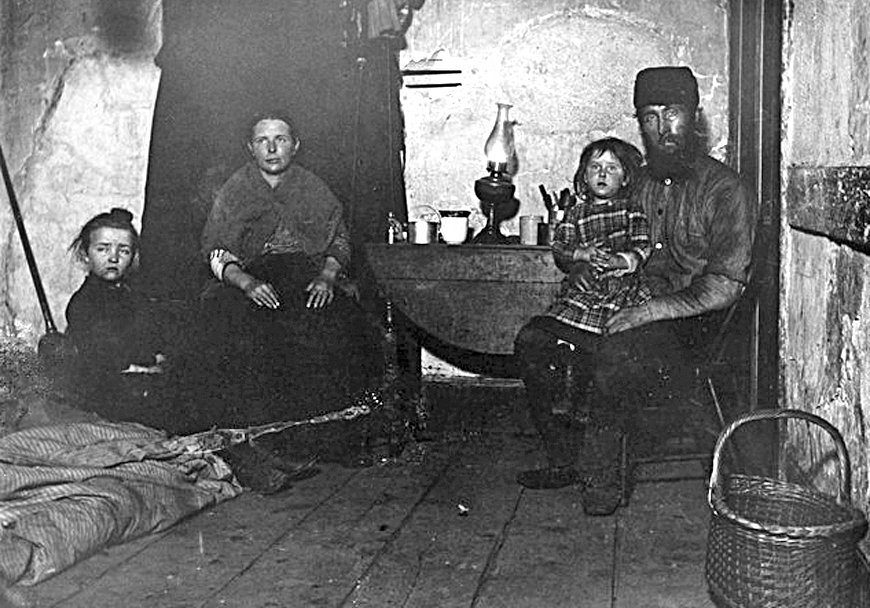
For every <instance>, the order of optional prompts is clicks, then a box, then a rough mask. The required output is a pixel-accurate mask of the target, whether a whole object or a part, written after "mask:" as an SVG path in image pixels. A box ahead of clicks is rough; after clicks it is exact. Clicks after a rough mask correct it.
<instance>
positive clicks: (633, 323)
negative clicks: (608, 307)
mask: <svg viewBox="0 0 870 608" xmlns="http://www.w3.org/2000/svg"><path fill="white" fill-rule="evenodd" d="M652 321H653V318H652V315H651V314H650V311H649V307H647V306H627V307H626V308H623V309H622V310H619V311H617V312H616V314H615V315H613V316H612V317H610V319H608V320H607V323H605V325H604V326H605V328H606V329H607V333H608V334H618V333H619V332H621V331H625V330H627V329H634V328H635V327H640V326H641V325H646V324H647V323H650V322H652Z"/></svg>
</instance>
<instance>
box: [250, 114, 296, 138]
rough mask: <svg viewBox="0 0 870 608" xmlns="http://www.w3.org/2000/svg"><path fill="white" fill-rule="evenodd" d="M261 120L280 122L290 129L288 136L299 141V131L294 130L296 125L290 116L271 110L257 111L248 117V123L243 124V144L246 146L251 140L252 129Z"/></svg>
mask: <svg viewBox="0 0 870 608" xmlns="http://www.w3.org/2000/svg"><path fill="white" fill-rule="evenodd" d="M261 120H280V121H282V122H284V123H285V124H286V125H287V126H288V127H290V135H292V136H293V139H295V140H296V141H299V131H298V130H297V129H296V125H294V124H293V119H292V118H291V117H290V115H289V114H288V113H287V112H285V111H284V110H280V109H272V110H258V111H256V112H254V113H253V114H251V115H250V116H249V117H248V121H247V122H246V123H245V133H244V142H245V143H246V144H247V143H249V142H250V141H251V138H252V137H253V135H254V127H256V126H257V123H259V122H260V121H261Z"/></svg>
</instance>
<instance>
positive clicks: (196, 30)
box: [139, 0, 405, 300]
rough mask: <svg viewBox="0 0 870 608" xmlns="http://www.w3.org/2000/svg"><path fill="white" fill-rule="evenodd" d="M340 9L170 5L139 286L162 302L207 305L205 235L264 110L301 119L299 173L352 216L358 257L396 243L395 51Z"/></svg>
mask: <svg viewBox="0 0 870 608" xmlns="http://www.w3.org/2000/svg"><path fill="white" fill-rule="evenodd" d="M340 4H341V3H332V2H310V1H306V0H258V1H257V2H249V1H247V0H164V2H163V24H164V26H163V34H164V35H163V39H164V43H163V47H162V48H161V50H160V52H159V54H158V56H157V59H156V62H157V64H158V66H159V67H160V68H161V81H160V85H159V89H158V94H157V102H156V107H155V112H154V122H153V126H152V135H151V147H150V151H149V166H148V176H147V183H146V192H145V212H144V216H143V227H142V249H141V258H142V272H141V273H140V281H139V282H140V284H141V287H142V289H144V290H145V291H146V292H147V293H149V294H150V295H153V296H157V297H162V298H173V299H188V300H190V299H193V298H195V296H196V294H197V293H198V292H199V290H200V288H201V286H202V282H203V280H204V279H205V278H206V277H207V273H208V268H207V267H206V265H205V264H204V262H203V261H202V259H201V258H200V257H199V255H198V243H199V237H200V233H201V231H202V228H203V225H204V223H205V218H206V215H207V213H208V210H209V209H210V207H211V203H212V200H213V196H214V193H215V192H216V190H217V188H219V187H220V185H221V184H222V183H223V181H224V180H225V179H226V178H228V177H229V175H230V174H231V173H232V171H233V170H235V168H237V167H238V166H240V165H241V164H242V163H243V162H244V161H245V159H246V154H247V153H246V150H245V148H244V139H245V135H246V134H245V133H244V126H245V124H246V122H247V119H248V118H249V117H250V116H251V115H252V114H253V113H255V112H256V111H257V110H259V109H266V108H269V109H271V108H280V109H283V110H285V111H287V112H289V113H290V114H291V115H293V116H294V120H295V122H296V126H297V128H298V129H299V132H300V138H301V140H302V147H301V150H300V153H299V155H298V157H297V160H298V162H299V164H301V165H302V166H304V167H306V168H308V169H310V170H311V171H313V172H314V173H316V174H317V175H318V176H319V177H321V178H322V179H323V180H324V181H325V182H326V183H327V184H328V185H329V187H330V189H331V190H332V191H333V192H334V193H335V194H336V196H338V198H339V199H340V200H341V201H342V203H343V204H344V205H345V208H346V213H345V217H346V218H348V223H349V224H350V230H351V238H352V242H353V244H354V246H355V249H357V250H358V251H361V249H362V244H363V243H364V242H367V241H380V240H382V236H383V235H382V232H383V228H384V218H385V217H386V214H387V212H388V211H391V210H392V211H394V212H396V213H397V214H398V215H399V216H400V217H401V216H402V215H404V213H405V192H404V181H403V178H402V169H401V164H400V158H401V154H402V149H403V146H404V128H403V122H402V119H401V112H400V108H399V102H398V91H399V87H400V86H401V78H400V75H399V70H398V63H397V56H396V48H395V42H394V41H390V40H385V39H376V40H360V39H358V38H355V37H354V36H355V35H356V32H354V29H353V25H352V16H353V15H352V14H351V13H350V12H348V11H350V10H352V9H353V6H354V3H347V6H346V7H344V8H343V7H341V6H340ZM348 7H349V8H348ZM358 59H362V60H358ZM357 260H358V261H359V262H363V261H364V260H363V258H362V256H357ZM353 270H356V272H355V274H358V275H361V276H363V277H364V276H365V275H366V273H365V272H364V271H363V270H364V269H362V270H361V269H353Z"/></svg>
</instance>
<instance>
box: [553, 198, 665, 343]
mask: <svg viewBox="0 0 870 608" xmlns="http://www.w3.org/2000/svg"><path fill="white" fill-rule="evenodd" d="M596 242H601V243H602V245H601V246H602V247H604V248H607V249H610V251H612V252H614V253H617V252H624V253H628V252H634V253H636V254H638V255H639V256H640V259H641V265H642V264H643V263H644V262H646V260H647V259H648V258H649V255H650V238H649V223H648V221H647V218H646V215H645V214H644V212H643V210H642V209H641V207H640V205H639V204H637V203H635V202H633V201H630V200H628V199H612V200H608V201H605V202H600V203H589V202H582V201H581V202H579V203H578V204H577V205H575V206H573V207H571V208H570V209H569V210H568V212H567V213H566V215H565V219H564V221H563V222H562V223H561V224H559V226H558V227H557V228H556V233H555V235H554V239H553V255H554V257H555V258H556V261H557V263H559V267H560V268H563V269H566V268H570V267H571V266H574V264H575V263H574V262H572V256H573V254H574V250H575V249H577V248H578V247H588V246H590V245H592V244H594V243H596ZM582 263H583V262H579V264H582ZM651 297H652V294H651V292H650V290H649V287H648V286H647V285H646V283H645V282H644V280H643V275H642V273H641V272H640V268H638V270H636V271H635V272H633V273H630V274H629V273H625V274H616V275H613V274H610V275H606V276H596V277H595V283H594V284H593V285H592V287H591V288H590V289H584V288H583V287H582V286H581V285H580V284H579V283H578V281H577V279H576V277H575V276H574V273H573V272H568V276H566V277H565V279H564V281H563V282H562V290H561V292H560V293H559V296H558V297H557V298H556V301H555V302H554V303H553V304H552V305H551V306H550V307H549V308H548V309H547V311H546V312H545V313H544V314H545V315H547V316H551V317H555V318H556V319H558V320H559V321H562V322H563V323H567V324H568V325H571V326H572V327H577V328H579V329H582V330H585V331H589V332H593V333H596V334H603V333H604V331H605V329H604V324H605V323H606V322H607V320H608V319H609V318H610V317H611V316H613V314H614V313H615V312H616V311H617V310H619V309H620V308H622V307H624V306H637V305H639V304H643V303H644V302H646V301H647V300H649V299H650V298H651Z"/></svg>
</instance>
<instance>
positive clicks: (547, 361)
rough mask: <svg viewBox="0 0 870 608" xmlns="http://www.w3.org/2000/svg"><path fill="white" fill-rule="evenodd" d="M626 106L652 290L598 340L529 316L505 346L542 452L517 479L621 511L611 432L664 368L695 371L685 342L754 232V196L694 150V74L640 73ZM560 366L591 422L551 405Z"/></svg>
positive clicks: (744, 264) (719, 305)
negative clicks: (637, 158) (579, 492)
mask: <svg viewBox="0 0 870 608" xmlns="http://www.w3.org/2000/svg"><path fill="white" fill-rule="evenodd" d="M634 106H635V109H636V116H637V119H638V123H639V126H640V131H641V136H642V138H643V143H644V148H645V150H646V156H647V164H646V165H645V167H644V168H643V170H642V175H641V177H640V179H639V180H638V182H637V186H636V189H635V191H634V193H633V196H634V197H635V198H636V199H637V200H639V201H640V203H641V204H642V206H643V209H644V211H645V213H646V215H647V218H648V220H649V228H650V239H651V243H652V245H653V250H652V254H651V256H650V258H649V260H648V261H647V263H646V264H645V266H644V267H643V269H642V270H643V272H644V274H645V275H646V278H647V280H648V283H649V286H650V288H651V291H652V293H653V298H652V299H651V300H649V301H647V302H646V303H645V304H643V305H641V306H633V307H626V308H623V309H622V310H620V311H618V312H617V313H615V314H614V315H613V317H611V318H610V319H609V321H608V322H607V324H606V333H605V334H604V335H601V336H599V335H596V334H591V333H588V332H584V331H582V330H578V329H575V328H572V327H569V326H567V325H566V324H564V323H560V322H558V321H557V320H556V319H553V318H552V317H547V316H539V317H534V318H533V319H532V320H530V322H529V323H528V324H527V325H526V326H525V327H523V328H522V329H521V330H520V333H519V334H518V335H517V338H516V341H515V348H514V352H515V354H516V355H517V356H518V358H519V359H520V361H521V364H522V370H523V379H524V381H525V385H526V392H527V394H528V395H529V399H528V405H529V408H530V412H531V417H532V420H533V422H534V423H535V426H536V428H537V430H538V432H539V434H540V435H541V438H542V440H543V443H544V448H545V451H546V453H547V466H546V467H544V468H541V469H534V470H530V471H524V472H522V473H520V474H519V475H518V476H517V481H518V482H519V483H520V484H521V485H523V486H525V487H527V488H532V489H551V488H561V487H565V486H568V485H574V484H582V486H583V503H584V510H585V511H586V512H587V513H588V514H591V515H604V514H610V513H612V512H613V511H615V510H616V508H618V506H619V504H620V500H621V499H622V496H621V480H620V473H619V461H620V457H619V455H620V449H619V442H620V437H621V436H622V435H623V434H624V433H631V432H632V430H633V420H634V414H635V412H636V411H637V408H638V407H639V406H640V405H641V404H642V402H643V400H644V399H645V398H646V397H647V395H648V394H649V393H650V391H651V387H652V386H654V385H655V383H657V382H659V375H658V372H659V370H660V369H661V368H662V366H663V364H666V365H667V367H668V368H669V369H672V370H678V371H679V370H681V369H682V370H688V369H691V368H692V366H691V363H690V362H691V361H692V359H693V348H694V347H695V346H696V345H698V344H699V343H703V340H705V337H704V336H705V335H707V333H708V332H709V330H710V328H711V327H713V326H716V325H717V324H718V322H719V320H720V319H719V316H720V315H721V314H722V311H724V310H725V309H727V308H728V307H729V306H730V305H731V304H732V303H733V302H734V301H735V300H736V299H737V298H738V297H740V294H741V293H742V291H743V287H744V285H745V283H746V281H747V280H748V274H749V268H750V263H751V256H752V244H753V240H754V238H755V225H756V215H757V209H756V202H755V198H754V196H753V195H752V193H751V192H750V190H749V189H748V188H747V187H746V186H745V184H744V183H743V182H742V181H741V179H740V177H739V176H738V174H737V173H735V172H734V171H733V170H731V169H730V168H728V167H727V166H725V165H724V164H722V163H720V162H719V161H717V160H715V159H713V158H711V157H710V156H708V155H707V154H706V152H705V151H704V149H703V148H704V142H705V140H704V137H703V134H702V132H701V129H700V128H699V125H700V124H701V120H700V117H701V110H700V108H699V95H698V84H697V81H696V79H695V76H694V74H693V73H692V71H691V70H690V69H689V68H687V67H673V66H663V67H652V68H647V69H644V70H641V71H640V72H639V73H638V74H637V77H636V80H635V87H634ZM637 263H638V264H640V263H641V260H637ZM577 264H578V265H579V266H578V268H577V269H575V270H574V272H575V273H576V275H578V276H582V275H583V273H584V272H586V273H590V272H591V268H584V264H586V263H585V262H582V261H581V262H577ZM568 364H570V365H571V366H572V369H573V372H574V378H575V386H578V387H584V386H586V385H587V384H589V383H590V381H591V384H592V385H593V386H594V390H593V393H592V395H591V397H590V398H589V402H588V407H589V408H591V413H590V416H589V417H588V419H582V420H581V419H578V418H577V417H575V416H565V415H564V414H561V413H554V410H555V412H558V411H559V410H560V407H559V406H558V404H557V400H558V399H559V395H558V393H559V390H558V387H559V385H560V382H561V380H560V372H559V370H560V369H563V368H564V367H565V366H566V365H568ZM574 392H575V393H576V392H577V391H574ZM584 398H585V395H584ZM628 441H629V443H631V436H630V435H629V438H628Z"/></svg>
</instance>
